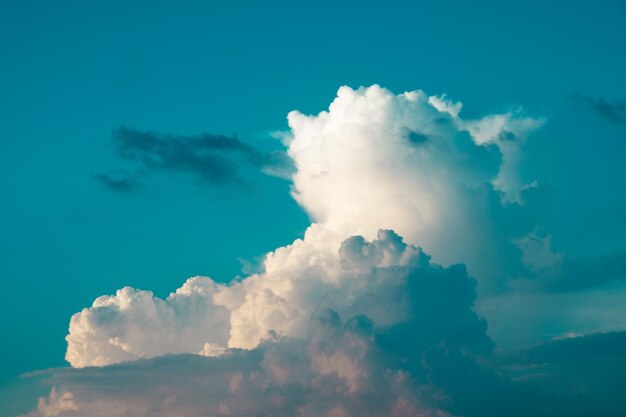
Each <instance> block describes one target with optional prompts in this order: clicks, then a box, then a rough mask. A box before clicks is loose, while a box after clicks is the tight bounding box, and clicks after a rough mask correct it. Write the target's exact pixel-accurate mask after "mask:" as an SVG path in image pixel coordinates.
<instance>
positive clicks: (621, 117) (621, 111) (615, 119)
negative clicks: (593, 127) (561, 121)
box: [573, 94, 626, 125]
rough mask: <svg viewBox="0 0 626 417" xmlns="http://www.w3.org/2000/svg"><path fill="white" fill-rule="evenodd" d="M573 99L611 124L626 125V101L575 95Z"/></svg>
mask: <svg viewBox="0 0 626 417" xmlns="http://www.w3.org/2000/svg"><path fill="white" fill-rule="evenodd" d="M573 99H574V100H576V101H581V102H583V103H585V104H586V105H588V106H589V107H590V108H591V109H593V110H594V111H596V112H597V113H598V114H600V115H601V116H602V117H604V118H605V119H606V120H608V121H609V122H611V123H616V124H620V125H626V101H607V100H605V99H603V98H591V97H587V96H584V95H582V94H575V95H574V96H573Z"/></svg>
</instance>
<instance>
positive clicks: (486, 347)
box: [29, 86, 626, 417]
mask: <svg viewBox="0 0 626 417" xmlns="http://www.w3.org/2000/svg"><path fill="white" fill-rule="evenodd" d="M461 109H462V105H461V103H457V102H453V101H450V100H448V99H447V98H445V97H444V96H428V95H426V94H425V93H424V92H422V91H419V90H418V91H412V92H407V93H404V94H399V95H396V94H393V93H391V92H390V91H388V90H386V89H384V88H382V87H379V86H372V87H369V88H360V89H357V90H353V89H351V88H348V87H342V88H340V89H339V91H338V94H337V97H336V99H335V100H334V101H333V102H332V103H331V105H330V107H329V109H328V110H327V111H323V112H320V113H319V114H317V115H303V114H301V113H299V112H292V113H290V114H289V116H288V123H289V127H290V132H289V133H288V134H286V135H285V143H286V144H287V155H288V157H289V158H290V160H291V161H292V163H293V166H294V167H295V172H294V173H293V176H292V181H293V187H292V194H293V196H294V198H295V199H296V200H297V201H298V203H299V204H300V205H301V206H302V207H303V208H304V209H305V210H306V211H307V213H308V214H309V215H310V217H311V219H312V221H313V223H312V224H311V226H310V227H309V228H308V229H307V230H306V232H305V234H304V236H303V238H302V239H296V240H295V241H294V242H293V243H291V244H289V245H286V246H284V247H280V248H277V249H275V250H274V251H272V252H269V253H268V254H267V255H266V256H265V258H264V261H263V269H262V272H259V273H256V274H252V275H250V276H248V277H246V278H244V279H241V280H236V281H233V282H232V283H230V284H219V283H216V282H214V281H213V280H212V279H210V278H207V277H194V278H190V279H189V280H187V282H185V283H184V285H182V286H181V287H180V288H178V289H177V290H176V291H175V292H174V293H172V294H170V295H169V296H168V297H166V298H164V299H161V298H158V297H155V296H154V295H153V294H152V293H151V292H150V291H146V290H138V289H134V288H130V287H126V288H123V289H120V290H118V291H117V292H116V294H114V295H105V296H101V297H99V298H97V299H96V300H95V301H94V302H93V304H92V306H91V307H88V308H85V309H83V310H82V311H80V312H78V313H76V314H75V315H74V316H72V318H71V321H70V327H69V334H68V335H67V337H66V339H67V341H68V349H67V352H66V359H67V361H68V362H69V363H70V364H71V365H72V366H73V367H74V368H73V369H61V370H52V371H50V372H48V373H47V377H48V378H49V380H50V381H51V383H52V384H53V385H54V387H55V388H54V390H53V391H52V392H51V394H50V395H49V396H48V397H47V398H42V399H41V400H40V403H39V406H38V408H37V409H36V410H33V411H32V412H31V413H30V414H29V416H30V417H43V416H52V415H54V416H59V417H78V416H86V415H89V416H95V417H98V416H101V415H102V416H104V415H106V416H113V417H115V416H126V415H145V414H146V413H149V414H150V415H151V416H163V417H166V416H181V415H182V416H197V415H207V414H208V415H216V416H249V415H252V414H254V415H272V416H282V415H284V416H293V415H299V416H310V417H313V416H315V417H321V416H328V417H350V416H364V417H366V416H379V415H387V416H398V417H401V416H436V417H447V416H453V415H459V416H460V415H463V416H468V417H473V416H476V417H479V416H481V417H485V416H494V417H495V416H501V415H510V416H527V415H536V416H548V415H550V416H554V415H581V416H582V415H584V414H581V413H578V414H576V410H575V409H574V408H573V407H572V406H571V404H572V402H571V401H570V400H571V398H573V397H575V398H576V401H577V402H576V403H577V404H580V405H581V407H582V408H581V409H583V410H587V411H589V410H590V409H591V407H592V405H594V404H595V405H596V409H597V411H598V413H599V414H601V415H608V416H613V415H615V416H617V415H619V413H618V411H619V410H620V409H622V410H623V409H626V404H625V402H624V400H623V399H621V397H619V396H616V395H613V394H612V393H609V394H607V395H604V394H602V393H601V392H599V390H598V389H595V388H594V386H593V385H594V384H602V383H607V382H610V381H611V378H612V377H611V378H605V376H603V375H609V373H605V374H602V372H600V371H598V372H597V373H596V372H588V371H585V369H586V368H585V367H593V365H594V364H599V366H600V368H601V369H603V370H606V369H607V368H608V367H609V366H610V365H611V363H615V364H617V365H616V366H617V367H618V368H619V369H621V370H625V371H626V366H623V365H624V364H626V360H624V356H623V355H622V354H620V353H619V352H618V353H616V350H610V351H603V350H600V351H599V353H598V351H594V352H595V353H593V354H589V355H584V354H583V353H584V352H586V351H587V349H591V350H593V349H592V348H593V346H595V344H596V343H605V342H606V341H607V340H609V339H610V342H606V343H617V344H623V338H621V337H614V338H609V339H606V338H604V337H603V336H601V335H600V336H596V335H586V336H582V337H581V338H580V340H582V342H580V344H579V345H580V346H582V347H580V346H579V347H578V348H577V349H578V350H580V351H581V352H582V353H581V356H580V358H581V361H580V363H578V364H572V363H568V364H563V363H559V361H558V358H557V359H555V357H554V356H553V355H552V356H551V355H549V354H546V353H545V352H546V351H549V352H551V351H553V350H554V349H557V350H558V349H567V348H566V347H563V346H570V345H568V343H570V342H567V343H565V342H563V344H554V345H552V343H554V342H551V341H549V339H550V337H551V336H560V335H567V334H569V332H570V331H571V329H570V328H568V325H567V323H556V324H555V327H556V330H553V331H556V332H557V334H556V335H554V334H553V335H550V336H549V337H547V339H546V338H544V339H537V337H538V336H537V334H533V335H531V336H530V337H529V338H528V339H525V340H524V341H523V342H522V343H519V344H518V345H516V346H515V347H514V349H512V350H511V349H509V351H507V352H504V353H503V351H502V350H501V349H500V350H499V349H498V348H499V343H500V340H502V339H501V335H502V334H505V335H506V334H507V333H508V334H511V333H516V332H518V328H519V327H520V326H521V325H522V324H523V325H525V326H530V325H533V324H535V323H539V322H541V321H542V320H543V319H544V317H541V316H540V315H538V316H537V317H536V318H533V317H527V316H516V315H513V317H512V316H511V315H510V314H509V315H507V313H508V312H509V311H512V310H511V308H512V307H511V306H510V305H509V303H507V300H508V299H509V298H507V297H510V296H512V295H513V296H517V295H519V294H520V293H522V294H523V295H524V296H525V297H529V298H528V299H530V300H534V298H533V297H536V296H538V295H545V294H548V295H551V294H553V293H559V294H561V293H564V294H566V293H570V292H576V291H580V290H584V289H588V288H591V287H596V286H599V285H602V284H603V283H606V282H607V281H611V280H618V279H619V277H620V276H621V274H622V272H623V270H624V268H623V262H622V260H621V258H620V257H619V256H618V257H615V258H610V259H608V258H607V259H602V258H598V259H597V260H595V261H585V262H586V263H585V265H586V269H585V268H578V267H576V265H577V264H576V263H575V260H574V261H573V260H571V259H570V258H568V257H567V256H565V255H564V254H562V253H560V252H558V251H555V250H554V249H553V248H552V246H551V236H550V234H549V233H547V232H546V231H545V230H544V229H543V222H544V219H545V217H546V213H547V211H548V207H549V202H550V199H551V196H552V193H553V190H552V188H551V186H550V185H549V184H544V183H541V182H538V181H533V182H530V183H526V182H524V181H523V179H522V178H521V176H520V175H519V172H518V171H519V170H518V165H519V160H520V152H521V145H522V144H523V143H524V141H526V140H527V137H528V135H530V134H531V133H532V132H533V131H534V130H535V129H537V128H539V126H540V125H541V124H542V120H541V119H536V118H532V117H529V116H526V115H524V114H523V113H522V112H521V111H514V112H507V113H501V114H491V115H487V116H485V117H483V118H480V119H471V120H468V119H464V118H462V117H461V115H460V111H461ZM114 140H115V143H116V149H117V152H118V154H119V155H120V157H122V158H124V159H128V160H132V161H135V162H138V163H139V164H140V165H141V166H142V167H144V168H145V169H147V170H153V171H157V170H159V171H168V172H186V173H190V174H192V175H194V176H195V177H196V179H197V180H198V181H199V182H211V181H213V182H219V181H226V182H228V183H230V182H231V181H235V182H237V181H239V179H238V178H239V175H238V172H237V169H236V168H235V167H234V165H232V164H231V162H232V159H231V158H234V159H236V160H240V161H243V162H245V163H246V164H248V165H250V166H253V167H257V168H260V169H266V168H267V167H269V166H271V165H272V163H273V159H272V158H271V157H270V156H268V154H266V153H262V152H259V151H257V150H255V149H253V148H250V147H249V146H248V145H245V144H243V143H242V142H240V141H238V140H236V139H234V138H229V137H223V136H212V135H200V136H195V137H178V136H171V135H160V134H154V133H147V132H140V131H135V130H130V129H119V130H118V131H116V133H115V134H114ZM268 158H269V159H268ZM206 165H208V166H206ZM422 248H423V249H422ZM572 268H573V269H574V270H578V271H581V272H580V273H579V274H578V275H576V273H575V272H576V271H573V269H572ZM597 274H600V275H603V278H598V277H595V275H597ZM592 275H593V276H592ZM493 299H495V300H500V301H502V300H504V301H503V302H500V303H499V304H498V303H496V304H493V305H492V307H493V306H494V305H495V307H493V308H491V309H489V308H484V306H485V305H489V303H488V302H489V301H490V300H493ZM481 303H482V304H481ZM531 305H533V307H534V304H531ZM481 308H482V309H481ZM526 308H527V307H526ZM533 320H536V321H535V322H534V321H533ZM494 335H495V336H494ZM540 336H541V337H544V336H543V335H540ZM587 338H589V339H587ZM537 340H539V341H540V342H541V341H543V342H544V343H543V345H541V346H555V347H554V348H551V347H544V348H541V347H537V348H536V349H537V350H528V349H526V348H527V346H528V345H530V344H532V343H535V342H537ZM587 340H589V341H590V342H589V343H586V341H587ZM598 340H599V341H600V342H597V341H598ZM571 343H574V344H576V342H571ZM524 349H526V350H524ZM542 349H543V350H542ZM621 351H622V352H623V351H624V350H621ZM511 352H512V353H511ZM598 358H599V359H598ZM607 358H613V359H615V360H614V361H613V362H611V360H609V359H607ZM570 371H572V372H574V374H572V373H571V372H570ZM610 375H613V374H612V373H610ZM494 399H497V401H495V400H494ZM601 399H605V400H606V401H605V402H604V403H601V404H600V403H599V400H601Z"/></svg>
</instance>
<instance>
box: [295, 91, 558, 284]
mask: <svg viewBox="0 0 626 417" xmlns="http://www.w3.org/2000/svg"><path fill="white" fill-rule="evenodd" d="M461 108H462V105H461V103H455V102H452V101H450V100H448V99H446V98H445V97H438V96H428V95H426V94H425V93H424V92H422V91H419V90H418V91H411V92H407V93H404V94H399V95H395V94H393V93H391V92H390V91H388V90H386V89H384V88H381V87H379V86H372V87H369V88H360V89H357V90H353V89H351V88H349V87H342V88H340V89H339V91H338V93H337V97H336V98H335V100H334V101H333V102H332V103H331V104H330V106H329V109H328V110H327V111H323V112H321V113H319V114H317V115H304V114H301V113H299V112H297V111H294V112H291V113H289V115H288V123H289V127H290V129H291V132H290V135H291V137H290V139H289V140H288V146H289V147H288V154H289V156H290V157H291V158H292V159H293V160H294V163H295V166H296V172H295V174H294V176H293V183H294V185H293V196H294V198H295V199H296V200H297V201H298V202H299V203H300V204H301V205H302V207H303V208H304V209H305V210H306V211H307V212H308V213H309V215H310V216H311V217H312V218H313V220H314V221H316V222H318V223H322V224H324V225H325V226H326V227H328V228H330V229H332V230H334V231H336V232H338V233H339V234H343V235H350V234H360V235H363V236H365V237H366V238H372V237H373V236H375V234H376V232H377V230H378V229H380V228H385V229H391V230H394V231H396V232H397V233H399V234H400V235H402V236H404V237H405V238H406V239H407V241H408V242H409V243H413V244H416V245H419V246H421V247H423V248H425V250H426V251H428V252H429V253H431V254H432V256H433V259H434V260H435V261H436V262H439V263H443V264H451V263H457V262H463V263H466V264H467V265H468V267H469V269H470V272H472V274H474V275H475V276H477V277H478V279H480V280H481V282H483V283H484V285H483V287H484V289H487V288H489V286H490V285H489V284H488V282H489V281H494V280H496V279H501V278H500V277H501V276H502V275H503V274H506V273H510V272H511V270H512V269H516V268H519V267H520V263H519V255H514V253H516V252H519V250H518V249H517V248H515V247H514V244H513V243H512V240H513V238H519V237H521V236H524V235H525V234H528V233H531V232H532V231H533V230H534V228H536V227H537V226H538V223H539V221H540V220H541V219H540V218H534V219H533V218H532V217H533V215H535V216H536V215H539V214H541V212H542V209H541V208H540V207H538V206H541V205H545V204H546V203H547V200H548V197H549V195H546V196H543V195H541V196H540V195H539V194H540V193H538V192H536V193H535V194H537V197H541V198H534V199H533V200H532V201H531V199H530V198H529V196H530V194H531V192H532V191H537V190H539V189H540V188H541V189H542V190H543V189H545V188H546V185H545V184H539V183H534V185H533V184H524V182H523V181H522V180H521V178H519V174H518V173H517V171H518V170H517V163H518V162H517V160H518V158H519V151H518V148H519V146H520V145H521V144H522V143H523V142H524V141H525V140H526V139H525V138H526V137H527V136H528V135H529V134H531V133H532V132H533V131H534V130H535V129H537V128H538V127H539V126H540V125H541V124H542V120H541V119H535V118H531V117H528V116H525V115H524V114H523V112H522V111H515V112H508V113H502V114H493V115H488V116H485V117H483V118H480V119H469V120H468V119H463V118H462V117H461V116H460V114H461ZM522 194H523V195H522ZM543 194H549V193H543ZM520 218H523V221H522V222H520V221H519V220H520ZM498 222H499V223H498ZM512 224H515V227H509V226H510V225H512ZM522 226H523V227H522ZM501 252H508V253H510V254H512V255H510V256H506V257H505V256H498V261H496V262H485V259H486V258H493V254H496V253H501Z"/></svg>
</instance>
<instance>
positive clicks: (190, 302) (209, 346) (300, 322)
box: [66, 229, 492, 367]
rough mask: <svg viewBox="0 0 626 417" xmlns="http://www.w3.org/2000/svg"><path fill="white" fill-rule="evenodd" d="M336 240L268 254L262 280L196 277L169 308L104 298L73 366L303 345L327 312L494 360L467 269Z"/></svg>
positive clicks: (83, 317)
mask: <svg viewBox="0 0 626 417" xmlns="http://www.w3.org/2000/svg"><path fill="white" fill-rule="evenodd" d="M331 239H333V237H332V235H330V234H329V233H328V231H326V230H323V229H311V230H309V231H307V236H306V238H305V240H300V241H296V242H295V243H294V244H293V245H291V246H288V247H285V248H281V249H279V250H277V251H276V252H274V253H272V254H269V255H268V257H267V259H266V261H265V272H264V273H263V274H258V275H253V276H250V277H248V278H246V279H244V280H243V281H241V282H236V283H233V284H231V285H222V284H217V283H215V282H213V281H212V280H211V279H209V278H202V277H196V278H191V279H189V280H188V281H187V282H186V283H185V285H183V287H181V288H179V289H178V290H177V291H176V292H175V293H172V294H171V295H170V296H169V297H168V298H167V299H165V300H162V299H159V298H156V297H154V296H153V295H152V293H150V292H149V291H139V290H135V289H132V288H128V287H127V288H123V289H121V290H119V291H117V293H116V294H115V295H113V296H102V297H99V298H98V299H96V300H95V301H94V303H93V305H92V307H91V308H88V309H84V310H83V311H81V312H79V313H77V314H75V315H74V316H73V317H72V319H71V322H70V332H69V335H68V336H67V341H68V350H67V355H66V359H67V360H68V362H70V364H72V366H75V367H84V366H94V365H95V366H102V365H108V364H112V363H118V362H123V361H128V360H134V359H138V358H147V357H154V356H159V355H164V354H168V353H198V354H202V353H205V352H207V351H208V352H215V354H219V353H221V351H222V350H223V349H225V348H244V349H253V348H255V347H256V346H258V345H259V343H261V342H262V341H263V340H267V339H268V338H271V337H274V336H279V337H296V338H298V337H304V335H306V332H307V326H308V323H309V318H310V317H311V315H314V314H315V313H316V312H317V311H319V310H320V309H332V310H334V311H337V312H338V314H340V315H341V316H344V317H354V316H358V315H362V314H363V315H366V316H367V317H369V318H370V319H371V320H373V323H374V325H375V327H376V328H377V329H386V328H390V327H392V326H395V325H398V324H400V323H405V324H407V323H412V321H414V320H420V321H421V323H422V324H421V327H420V332H421V335H422V336H421V337H422V339H423V341H424V343H437V342H439V341H441V340H443V339H445V340H447V343H449V344H452V345H455V346H462V347H463V348H464V349H465V350H467V351H471V352H476V353H477V354H478V353H486V352H489V350H490V349H491V347H492V342H491V340H490V339H489V338H488V337H487V336H486V333H485V332H486V324H485V323H484V321H482V320H480V319H479V318H478V317H477V316H476V314H475V313H474V312H473V311H472V304H473V301H474V298H475V282H474V280H473V279H471V278H470V277H469V276H468V275H467V271H466V270H465V268H464V267H462V266H454V267H450V268H442V267H440V266H438V265H434V264H431V263H430V260H429V257H428V256H427V255H425V254H424V253H423V252H422V251H421V250H420V249H419V248H416V247H414V246H410V245H406V244H405V243H404V242H403V241H402V239H401V238H400V237H399V236H398V235H396V234H395V233H393V232H391V231H380V232H379V235H378V237H377V239H375V240H374V241H372V242H367V241H365V240H364V239H363V238H362V237H353V238H349V239H347V240H345V241H343V242H342V243H341V244H340V246H339V248H337V247H336V246H334V245H329V246H324V242H326V241H328V240H331ZM333 249H334V250H333ZM407 325H408V324H407ZM210 354H213V353H210Z"/></svg>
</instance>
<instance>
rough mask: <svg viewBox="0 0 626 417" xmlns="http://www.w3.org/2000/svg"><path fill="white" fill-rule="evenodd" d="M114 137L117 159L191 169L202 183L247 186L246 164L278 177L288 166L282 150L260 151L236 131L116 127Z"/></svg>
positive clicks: (129, 185)
mask: <svg viewBox="0 0 626 417" xmlns="http://www.w3.org/2000/svg"><path fill="white" fill-rule="evenodd" d="M112 139H113V145H114V148H115V151H116V153H117V155H118V156H119V157H120V158H122V159H124V160H127V161H131V162H135V163H138V164H139V165H140V167H141V168H142V169H144V170H145V171H147V172H150V171H162V172H168V173H187V174H191V175H192V176H193V177H194V178H195V180H196V184H198V185H201V186H207V185H208V186H235V187H243V188H249V183H248V181H247V180H246V179H245V176H244V175H243V171H245V170H247V169H250V168H252V169H255V170H257V171H261V172H263V173H265V174H267V175H272V176H279V177H287V176H288V175H289V174H290V170H291V162H290V160H289V158H288V157H287V156H286V155H285V153H284V152H279V151H276V152H265V151H261V150H259V149H256V148H254V147H252V146H250V145H248V144H246V143H244V142H242V141H240V140H239V139H238V138H237V137H235V136H225V135H213V134H200V135H195V136H183V135H171V134H166V133H156V132H149V131H142V130H137V129H130V128H126V127H120V128H117V129H115V130H114V131H113V133H112ZM94 179H96V180H97V181H98V182H100V183H101V184H103V185H105V186H107V187H109V188H111V189H115V190H117V191H131V190H132V189H134V188H136V186H137V185H138V183H137V181H135V180H132V179H130V178H128V177H113V176H111V175H109V174H97V175H94Z"/></svg>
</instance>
